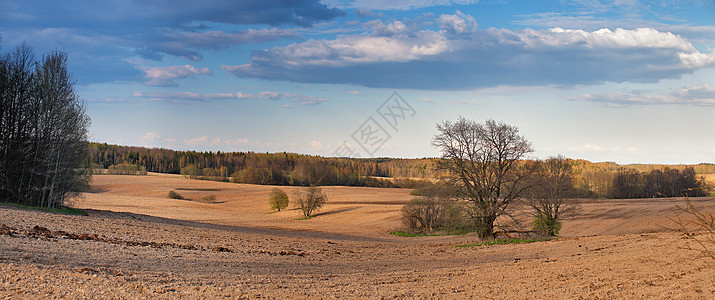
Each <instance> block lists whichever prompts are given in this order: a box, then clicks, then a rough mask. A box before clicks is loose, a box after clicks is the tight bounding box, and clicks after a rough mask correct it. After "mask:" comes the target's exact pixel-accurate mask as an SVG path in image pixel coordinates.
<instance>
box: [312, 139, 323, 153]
mask: <svg viewBox="0 0 715 300" xmlns="http://www.w3.org/2000/svg"><path fill="white" fill-rule="evenodd" d="M310 147H311V148H312V149H313V150H316V151H320V150H323V149H324V148H325V146H324V145H323V143H322V142H319V141H316V140H312V141H311V142H310Z"/></svg>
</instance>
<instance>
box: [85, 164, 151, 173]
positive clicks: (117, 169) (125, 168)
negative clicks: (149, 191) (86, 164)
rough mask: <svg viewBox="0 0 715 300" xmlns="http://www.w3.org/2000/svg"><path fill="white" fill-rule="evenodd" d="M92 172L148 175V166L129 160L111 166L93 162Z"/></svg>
mask: <svg viewBox="0 0 715 300" xmlns="http://www.w3.org/2000/svg"><path fill="white" fill-rule="evenodd" d="M92 174H109V175H147V170H146V167H144V166H137V165H135V164H130V163H128V162H123V163H121V164H117V165H111V166H109V168H107V169H104V168H101V167H100V166H99V165H97V164H92Z"/></svg>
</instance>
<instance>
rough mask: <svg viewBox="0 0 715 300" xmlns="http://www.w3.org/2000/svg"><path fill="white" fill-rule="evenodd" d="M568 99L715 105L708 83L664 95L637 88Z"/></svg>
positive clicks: (623, 103) (626, 103) (615, 103)
mask: <svg viewBox="0 0 715 300" xmlns="http://www.w3.org/2000/svg"><path fill="white" fill-rule="evenodd" d="M569 99H570V100H583V101H591V102H598V103H603V104H605V105H608V106H630V105H664V104H681V105H683V104H690V105H699V106H715V87H713V86H711V85H709V84H705V85H702V86H696V87H685V88H681V89H678V90H676V91H673V92H671V93H668V94H664V95H652V94H651V93H647V92H644V91H637V90H635V91H628V92H618V93H590V94H584V95H581V96H575V97H569Z"/></svg>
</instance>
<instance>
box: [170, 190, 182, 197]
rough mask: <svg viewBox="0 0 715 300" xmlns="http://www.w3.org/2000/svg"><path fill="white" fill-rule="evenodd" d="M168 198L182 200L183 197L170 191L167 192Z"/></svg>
mask: <svg viewBox="0 0 715 300" xmlns="http://www.w3.org/2000/svg"><path fill="white" fill-rule="evenodd" d="M169 198H171V199H184V197H183V196H181V194H179V193H177V192H176V191H170V192H169Z"/></svg>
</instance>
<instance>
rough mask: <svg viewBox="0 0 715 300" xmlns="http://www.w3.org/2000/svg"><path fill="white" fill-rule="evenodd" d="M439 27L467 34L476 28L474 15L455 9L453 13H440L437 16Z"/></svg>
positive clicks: (454, 32)
mask: <svg viewBox="0 0 715 300" xmlns="http://www.w3.org/2000/svg"><path fill="white" fill-rule="evenodd" d="M437 24H438V25H439V28H441V29H443V30H446V31H448V32H450V33H453V34H468V33H472V32H474V31H475V30H477V21H475V20H474V17H472V16H470V15H466V14H464V13H462V12H461V11H457V13H456V14H454V15H448V14H441V15H440V16H439V18H437Z"/></svg>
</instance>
